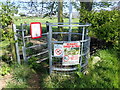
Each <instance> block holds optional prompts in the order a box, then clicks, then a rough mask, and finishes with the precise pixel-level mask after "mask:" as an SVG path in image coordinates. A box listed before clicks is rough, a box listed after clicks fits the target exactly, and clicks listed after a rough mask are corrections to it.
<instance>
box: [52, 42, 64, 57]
mask: <svg viewBox="0 0 120 90" xmlns="http://www.w3.org/2000/svg"><path fill="white" fill-rule="evenodd" d="M54 56H63V45H61V44H54Z"/></svg>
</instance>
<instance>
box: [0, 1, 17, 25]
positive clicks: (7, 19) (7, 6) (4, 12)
mask: <svg viewBox="0 0 120 90" xmlns="http://www.w3.org/2000/svg"><path fill="white" fill-rule="evenodd" d="M0 7H1V9H0V21H2V22H0V24H1V25H2V26H3V27H4V26H8V25H10V24H11V23H12V22H13V16H14V14H17V12H18V11H17V7H15V6H14V5H13V4H12V3H10V2H9V1H6V3H1V6H0Z"/></svg>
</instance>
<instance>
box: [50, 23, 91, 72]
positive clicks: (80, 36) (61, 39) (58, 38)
mask: <svg viewBox="0 0 120 90" xmlns="http://www.w3.org/2000/svg"><path fill="white" fill-rule="evenodd" d="M88 26H90V24H86V25H83V24H81V25H80V23H71V24H69V23H51V24H49V34H48V35H49V36H48V37H49V40H48V41H49V42H48V46H49V47H48V48H49V66H50V73H52V72H68V73H69V72H73V71H75V70H77V65H74V64H71V65H63V64H62V62H63V57H64V56H63V55H61V56H55V55H54V53H55V50H54V46H55V44H58V45H63V44H64V43H70V42H76V41H77V42H79V43H80V55H79V56H80V57H79V65H80V66H81V67H84V66H86V65H87V63H88V58H89V52H90V37H89V36H88V29H87V27H88ZM55 27H59V28H61V27H62V28H61V29H62V32H61V31H60V30H54V28H55Z"/></svg>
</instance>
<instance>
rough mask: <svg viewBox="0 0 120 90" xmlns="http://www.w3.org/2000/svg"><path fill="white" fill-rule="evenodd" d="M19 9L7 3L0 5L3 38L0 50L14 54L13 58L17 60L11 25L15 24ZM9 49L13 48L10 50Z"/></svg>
mask: <svg viewBox="0 0 120 90" xmlns="http://www.w3.org/2000/svg"><path fill="white" fill-rule="evenodd" d="M17 12H18V11H17V7H15V6H14V5H13V4H12V3H10V2H9V1H7V2H6V3H4V4H3V3H1V5H0V25H1V28H0V31H1V33H2V35H1V36H2V38H0V40H1V42H0V49H3V50H4V51H3V50H2V52H4V53H7V57H8V53H9V52H12V58H13V59H14V60H16V55H15V48H14V39H13V31H12V27H11V24H12V23H13V16H14V14H16V13H17ZM8 47H11V48H10V49H9V48H8ZM2 54H3V53H2Z"/></svg>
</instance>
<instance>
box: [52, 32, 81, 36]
mask: <svg viewBox="0 0 120 90" xmlns="http://www.w3.org/2000/svg"><path fill="white" fill-rule="evenodd" d="M53 34H78V35H82V34H81V33H73V32H71V33H70V32H53Z"/></svg>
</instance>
